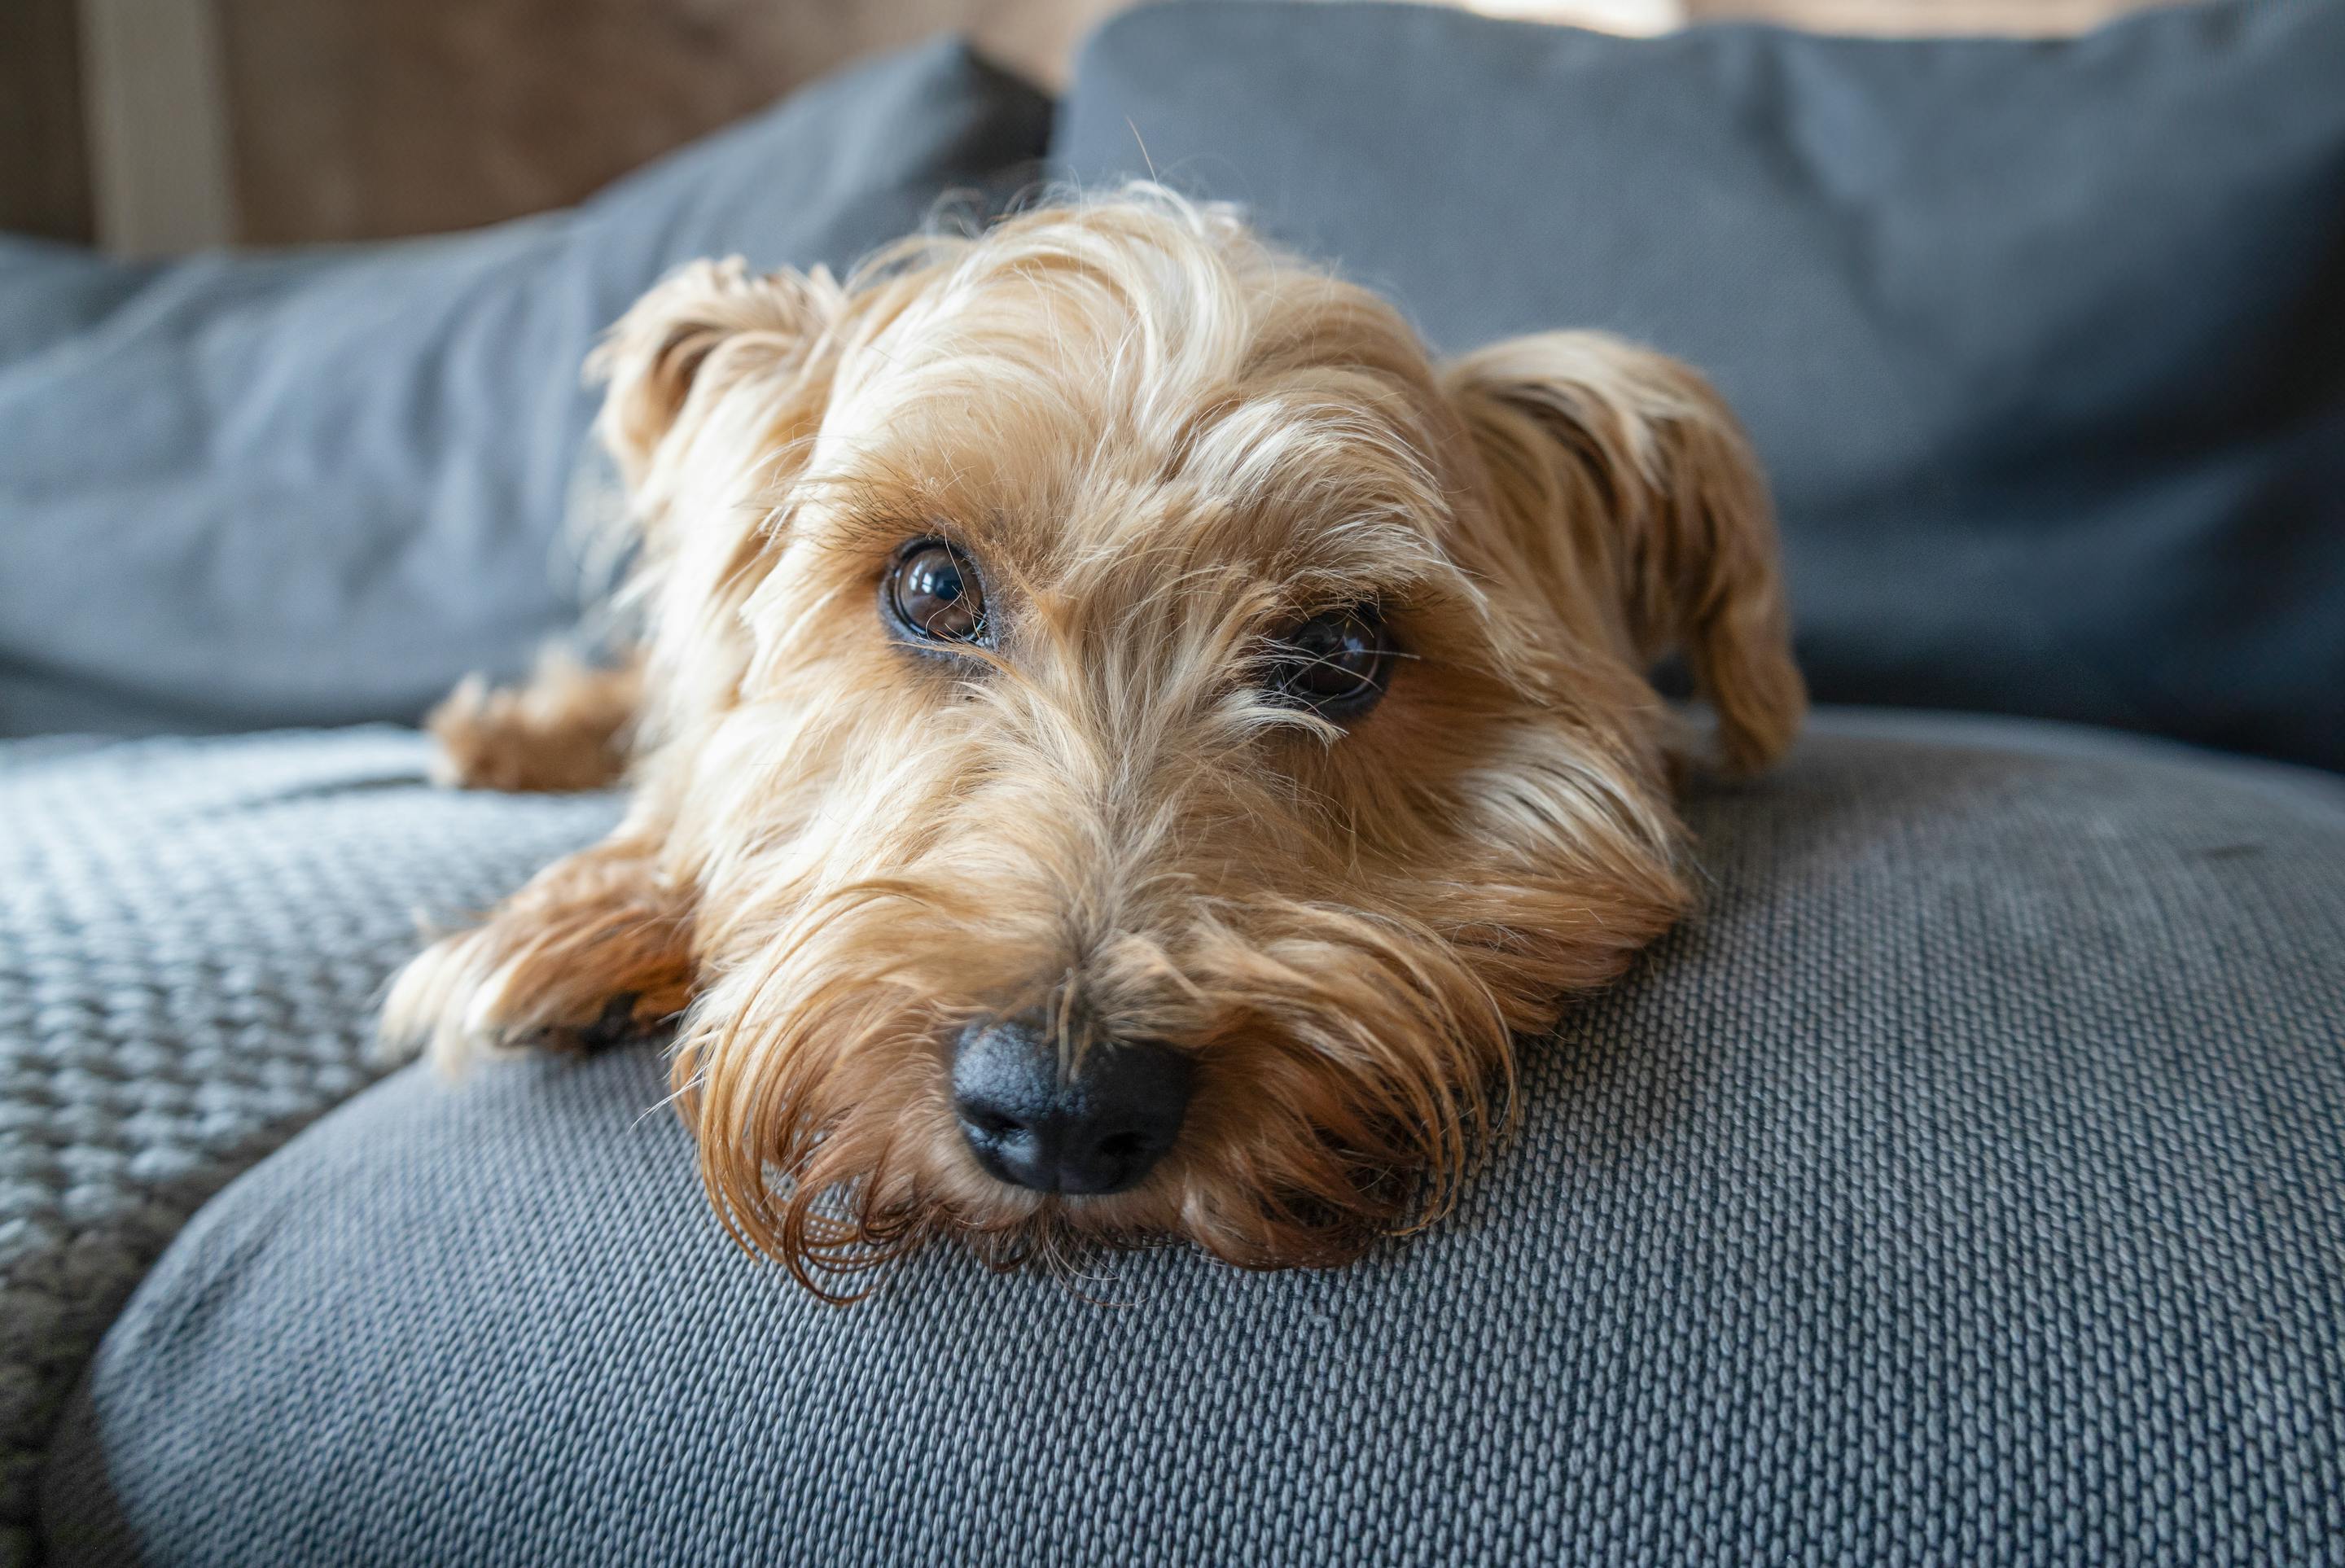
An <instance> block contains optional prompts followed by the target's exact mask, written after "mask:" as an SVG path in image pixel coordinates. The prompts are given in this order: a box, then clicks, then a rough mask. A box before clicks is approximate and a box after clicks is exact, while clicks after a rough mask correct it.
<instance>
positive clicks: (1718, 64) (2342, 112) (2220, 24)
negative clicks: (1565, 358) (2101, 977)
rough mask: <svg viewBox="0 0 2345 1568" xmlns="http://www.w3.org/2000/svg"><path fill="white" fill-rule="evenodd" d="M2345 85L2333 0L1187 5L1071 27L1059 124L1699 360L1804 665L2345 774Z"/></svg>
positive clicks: (1225, 190)
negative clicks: (1995, 27)
mask: <svg viewBox="0 0 2345 1568" xmlns="http://www.w3.org/2000/svg"><path fill="white" fill-rule="evenodd" d="M2340 83H2345V4H2340V0H2237V3H2228V4H2218V5H2208V6H2185V7H2182V8H2179V9H2177V10H2173V11H2170V12H2159V13H2155V14H2151V15H2143V16H2140V17H2137V18H2135V19H2132V20H2129V21H2127V22H2124V23H2122V24H2119V25H2115V26H2112V27H2109V28H2108V29H2106V30H2105V31H2103V32H2100V33H2096V34H2095V35H2091V36H2089V37H2086V38H2083V39H2079V40H2076V41H2073V42H2060V43H2022V42H2014V41H2005V40H1995V39H1983V40H1967V41H1945V40H1932V41H1883V40H1877V39H1838V38H1824V37H1814V36H1808V35H1801V34H1796V33H1789V32H1783V31H1778V30H1774V29H1769V28H1760V27H1741V26H1736V27H1723V26H1721V27H1698V28H1694V29H1692V30H1690V31H1687V32H1683V33H1680V34H1675V35H1669V36H1665V37H1660V38H1656V39H1624V38H1610V37H1604V36H1600V35H1594V34H1589V33H1581V32H1576V31H1572V30H1569V29H1565V28H1555V27H1538V26H1532V25H1519V24H1513V23H1504V22H1496V21H1491V20H1487V19H1485V18H1479V17H1475V16H1470V15H1460V14H1458V13H1457V12H1455V11H1434V10H1425V9H1419V8H1415V7H1409V6H1399V5H1295V6H1282V5H1243V4H1241V5H1212V4H1192V5H1168V6H1160V7H1155V8H1152V9H1148V10H1143V11H1141V12H1138V13H1135V14H1133V15H1128V16H1125V17H1123V18H1122V19H1120V20H1118V21H1116V22H1113V23H1112V24H1111V25H1109V26H1108V27H1107V28H1106V29H1105V30H1104V31H1103V32H1102V33H1101V34H1100V35H1099V36H1098V37H1097V39H1096V40H1095V41H1094V42H1093V43H1092V45H1091V47H1090V48H1089V50H1088V52H1087V53H1086V54H1085V55H1084V56H1083V57H1082V60H1081V64H1080V66H1079V68H1078V71H1077V75H1076V79H1075V85H1074V86H1073V88H1072V90H1071V93H1070V94H1069V96H1068V98H1067V100H1066V103H1065V106H1064V109H1063V114H1062V119H1061V130H1060V136H1059V138H1058V140H1057V142H1056V144H1055V145H1054V147H1053V156H1054V157H1055V158H1057V159H1060V160H1061V161H1063V162H1064V163H1065V164H1066V165H1067V166H1068V167H1069V168H1070V169H1071V171H1073V172H1074V173H1075V174H1077V175H1079V176H1081V177H1083V178H1084V179H1085V181H1086V182H1087V183H1096V182H1098V181H1101V180H1102V179H1106V178H1110V177H1114V176H1117V175H1121V174H1125V173H1132V172H1138V171H1140V170H1142V168H1143V167H1153V168H1155V169H1156V170H1158V171H1161V172H1162V174H1163V175H1164V176H1165V177H1167V178H1168V179H1169V180H1171V181H1172V182H1173V183H1174V184H1176V185H1180V186H1183V187H1188V188H1190V189H1193V190H1198V191H1203V192H1206V193H1210V194H1214V195H1219V196H1224V197H1233V198H1235V199H1237V200H1240V201H1243V202H1245V203H1248V204H1250V205H1251V206H1252V207H1254V209H1255V210H1256V212H1257V214H1258V215H1259V216H1260V217H1261V218H1262V220H1263V221H1264V223H1265V224H1266V225H1267V226H1268V227H1269V228H1272V229H1274V231H1277V232H1279V233H1281V234H1283V235H1284V237H1286V238H1288V239H1290V240H1291V241H1293V242H1294V243H1296V244H1299V245H1301V246H1302V247H1304V248H1306V249H1308V250H1311V251H1314V252H1315V253H1317V254H1320V255H1323V256H1326V257H1329V258H1334V259H1335V260H1336V261H1338V262H1340V263H1341V265H1342V266H1343V268H1345V270H1346V271H1347V272H1350V273H1351V274H1353V275H1355V276H1356V277H1357V278H1359V279H1360V280H1362V281H1364V282H1367V283H1370V284H1375V285H1379V286H1382V287H1384V288H1387V289H1389V290H1390V291H1392V292H1393V293H1394V294H1396V296H1397V297H1398V298H1400V299H1401V300H1402V301H1404V302H1405V303H1406V306H1407V307H1408V309H1410V310H1411V311H1412V312H1413V313H1414V315H1415V317H1416V319H1417V320H1418V322H1419V323H1420V324H1421V325H1422V326H1423V328H1424V329H1426V332H1427V333H1428V334H1429V335H1430V337H1431V338H1432V339H1433V340H1434V341H1435V342H1436V343H1438V344H1440V345H1442V346H1443V347H1445V348H1447V349H1466V348H1469V347H1472V346H1474V345H1476V344H1478V343H1480V342H1483V341H1485V340H1486V339H1493V338H1497V337H1502V336H1505V335H1507V334H1509V333H1516V332H1526V331H1535V330H1540V329H1548V328H1558V327H1602V328H1609V329H1615V330H1618V331H1621V332H1625V333H1628V334H1629V335H1630V336H1633V337H1636V338H1639V339H1647V340H1649V341H1650V342H1653V343H1655V344H1658V345H1659V346H1660V347H1662V348H1664V349H1670V350H1671V351H1673V352H1675V353H1678V354H1680V355H1682V356H1684V357H1685V358H1687V359H1690V360H1692V361H1693V362H1694V363H1695V364H1697V365H1699V366H1700V367H1702V368H1703V369H1706V370H1708V371H1709V372H1710V373H1711V375H1712V376H1713V377H1714V378H1715V379H1717V380H1718V382H1719V383H1720V385H1721V387H1722V388H1723V389H1725V391H1726V393H1727V394H1728V396H1729V397H1730V398H1731V400H1733V402H1734V403H1735V405H1736V407H1737V408H1739V409H1740V410H1741V411H1742V413H1743V415H1744V417H1745V418H1746V419H1747V420H1749V422H1750V424H1751V430H1752V431H1753V433H1754V435H1755V436H1756V438H1757V440H1758V444H1759V446H1760V448H1761V451H1762V453H1763V454H1764V456H1765V457H1766V459H1767V461H1768V464H1769V467H1770V469H1771V471H1772V474H1773V477H1774V481H1775V485H1776V490H1777V492H1778V495H1779V497H1780V499H1781V501H1782V510H1783V513H1784V518H1785V523H1786V528H1785V533H1786V541H1787V545H1788V550H1789V555H1790V567H1791V580H1792V596H1793V599H1794V601H1795V605H1796V609H1797V612H1798V621H1799V626H1800V634H1801V636H1800V641H1801V653H1802V664H1803V665H1804V666H1805V668H1806V670H1807V673H1808V676H1809V678H1810V680H1811V681H1812V683H1814V686H1815V688H1816V690H1817V691H1818V693H1821V694H1822V696H1823V697H1825V698H1826V699H1828V700H1832V701H1837V702H1863V703H1898V704H1909V705H1924V706H1946V707H1957V708H1967V709H1981V710H1989V711H2000V712H2007V713H2034V714H2042V715H2047V716H2053V717H2062V718H2071V719H2081V720H2087V721H2091V722H2093V723H2104V724H2113V725H2118V726H2122V727H2126V728H2130V729H2139V730H2148V731H2155V732H2159V733H2167V734H2172V735H2178V736H2183V737H2186V738H2188V739H2193V740H2198V741H2202V742H2207V743H2210V744H2218V745H2223V746H2227V747H2231V748H2234V749H2240V750H2252V751H2262V752H2268V753H2270V754H2277V755H2283V756H2289V757H2294V758H2297V759H2299V760H2304V761H2310V762H2316V763H2320V764H2324V765H2326V766H2329V767H2332V768H2335V767H2345V679H2340V673H2341V672H2345V90H2340Z"/></svg>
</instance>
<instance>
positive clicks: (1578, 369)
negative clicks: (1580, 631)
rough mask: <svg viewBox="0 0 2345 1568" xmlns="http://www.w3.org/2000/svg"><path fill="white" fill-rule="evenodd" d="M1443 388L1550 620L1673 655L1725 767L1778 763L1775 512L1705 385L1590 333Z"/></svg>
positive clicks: (1451, 373) (1456, 375) (1787, 673)
mask: <svg viewBox="0 0 2345 1568" xmlns="http://www.w3.org/2000/svg"><path fill="white" fill-rule="evenodd" d="M1443 383H1444V387H1445V389H1446V390H1447V393H1448V395H1449V397H1450V400H1451V401H1452V403H1453V404H1454V406H1455V407H1456V408H1457V411H1458V413H1459V414H1460V415H1461V416H1462V417H1463V418H1464V420H1465V421H1466V424H1467V429H1468V430H1470V431H1471V432H1472V434H1473V438H1474V443H1475V446H1476V448H1477V450H1478V451H1479V453H1480V455H1481V458H1482V460H1483V463H1484V464H1485V466H1486V467H1487V469H1488V470H1489V473H1490V477H1491V481H1492V482H1493V484H1494V485H1495V486H1496V489H1497V503H1498V506H1499V508H1500V510H1501V511H1502V512H1503V513H1504V514H1505V517H1504V520H1503V521H1504V522H1505V525H1506V526H1507V528H1508V531H1509V532H1510V533H1511V534H1512V536H1513V538H1514V541H1515V543H1516V545H1517V548H1518V550H1519V551H1520V552H1521V554H1522V557H1523V559H1524V560H1525V561H1527V562H1528V566H1529V568H1530V570H1531V571H1532V572H1533V573H1534V574H1536V575H1537V576H1538V578H1539V579H1540V581H1541V585H1542V587H1544V588H1545V589H1547V590H1548V592H1549V594H1550V596H1551V597H1552V598H1553V599H1554V601H1555V602H1556V607H1557V609H1558V612H1561V613H1563V614H1565V615H1566V616H1567V617H1573V616H1578V615H1585V614H1595V615H1598V616H1601V617H1604V618H1605V623H1606V624H1607V625H1608V626H1609V628H1610V629H1611V631H1612V632H1614V633H1615V635H1616V636H1617V637H1618V638H1619V641H1620V642H1621V643H1622V644H1623V645H1625V646H1626V647H1628V648H1629V649H1630V650H1632V651H1633V652H1634V653H1635V655H1636V657H1637V658H1638V659H1639V661H1640V662H1641V663H1643V664H1644V666H1645V667H1646V668H1647V669H1650V667H1651V665H1652V664H1653V663H1655V662H1656V661H1658V660H1660V659H1661V658H1662V657H1664V656H1665V655H1667V654H1669V653H1670V652H1682V653H1683V654H1684V656H1685V659H1686V663H1688V665H1689V666H1690V670H1691V673H1692V675H1693V679H1694V683H1695V686H1696V689H1697V690H1698V691H1699V692H1700V694H1701V695H1702V697H1703V698H1704V699H1705V700H1706V701H1708V702H1709V703H1710V704H1711V707H1712V708H1713V709H1714V710H1715V711H1716V713H1717V715H1718V748H1719V752H1720V754H1721V760H1722V761H1723V762H1724V763H1725V764H1726V765H1727V766H1729V767H1730V768H1732V769H1734V770H1736V771H1749V770H1751V769H1755V768H1758V767H1761V766H1763V765H1765V764H1767V763H1769V762H1771V761H1772V760H1774V758H1775V757H1776V756H1778V755H1779V754H1782V751H1783V749H1784V748H1785V747H1786V746H1788V745H1789V744H1791V742H1792V736H1793V735H1794V734H1795V733H1797V731H1798V729H1799V725H1800V720H1801V717H1802V714H1803V713H1805V712H1806V708H1807V694H1806V691H1805V688H1804V686H1803V685H1802V682H1801V679H1800V673H1799V669H1798V666H1797V665H1795V664H1794V663H1792V654H1791V643H1790V631H1789V626H1788V622H1787V617H1786V612H1785V607H1784V600H1783V588H1782V578H1781V575H1780V573H1779V571H1778V568H1777V563H1776V548H1775V525H1774V514H1773V510H1772V508H1771V506H1770V504H1769V501H1768V498H1767V487H1766V482H1765V481H1764V479H1763V478H1762V477H1761V473H1760V470H1759V465H1758V460H1757V459H1756V457H1755V456H1754V455H1753V454H1752V452H1751V445H1750V442H1749V440H1748V439H1747V438H1746V437H1745V436H1744V435H1743V433H1742V429H1741V425H1740V423H1738V422H1737V420H1735V418H1734V415H1733V414H1732V412H1731V410H1729V409H1728V408H1727V406H1726V404H1725V402H1724V401H1723V400H1721V398H1720V397H1719V395H1718V393H1717V392H1716V391H1715V390H1714V389H1712V388H1711V386H1710V384H1709V383H1708V382H1707V381H1705V380H1704V379H1702V378H1701V377H1700V375H1698V374H1696V373H1695V372H1694V371H1693V370H1692V369H1690V368H1689V367H1687V366H1685V365H1683V364H1680V363H1679V362H1678V361H1677V360H1675V359H1670V358H1668V357H1667V356H1665V355H1661V354H1657V353H1654V352H1651V351H1650V350H1649V349H1639V348H1638V347H1636V346H1634V345H1633V344H1629V343H1626V342H1623V341H1621V340H1619V339H1615V338H1610V337H1608V336H1605V335H1603V334H1601V333H1594V332H1549V333H1542V334H1538V335H1537V336H1534V337H1528V338H1517V339H1510V340H1508V341H1507V342H1502V343H1497V344H1493V345H1491V346H1490V347H1488V348H1487V349H1480V350H1478V351H1477V352H1475V353H1472V354H1469V355H1467V356H1466V357H1465V358H1463V359H1459V360H1457V362H1456V363H1454V364H1452V365H1451V366H1450V367H1448V369H1447V371H1446V372H1445V374H1444V377H1443Z"/></svg>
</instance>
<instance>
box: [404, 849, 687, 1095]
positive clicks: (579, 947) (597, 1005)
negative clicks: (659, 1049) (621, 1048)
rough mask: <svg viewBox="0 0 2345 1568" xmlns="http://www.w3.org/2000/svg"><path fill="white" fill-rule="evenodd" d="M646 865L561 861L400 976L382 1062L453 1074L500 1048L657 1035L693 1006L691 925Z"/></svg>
mask: <svg viewBox="0 0 2345 1568" xmlns="http://www.w3.org/2000/svg"><path fill="white" fill-rule="evenodd" d="M679 907H680V906H679V905H678V904H677V902H676V901H675V900H674V899H672V898H669V897H667V896H665V895H664V892H663V889H662V887H661V885H660V884H659V882H658V881H657V879H656V876H655V873H654V871H653V869H652V868H651V866H650V865H649V864H648V863H647V862H645V861H644V860H643V859H641V858H638V857H636V856H634V855H629V854H626V853H624V852H619V851H614V849H613V848H612V847H611V846H609V845H598V846H596V847H595V848H594V849H589V850H586V851H584V852H583V853H581V854H578V855H572V856H570V857H569V858H567V859H565V860H562V861H557V862H556V863H555V864H554V865H551V866H549V867H547V868H546V869H545V870H544V871H543V872H541V873H539V875H538V876H537V877H536V878H535V880H533V881H532V882H531V883H530V884H529V885H527V886H525V887H523V889H522V890H521V891H520V892H519V893H517V894H515V895H513V897H512V898H510V899H508V900H506V902H505V903H504V904H503V905H500V906H499V907H498V908H497V910H496V911H495V912H494V913H493V914H492V915H491V916H490V917H489V918H488V920H487V921H486V922H484V923H483V924H482V925H480V926H475V927H473V928H472V930H469V931H460V932H456V933H454V934H452V935H450V936H443V937H442V938H440V940H438V941H436V942H434V943H433V944H432V945H431V946H429V947H427V948H425V949H424V950H423V952H422V953H421V954H419V955H418V956H416V957H415V958H414V959H412V960H411V961H410V962H409V964H408V965H407V966H406V967H405V968H403V969H401V971H400V972H399V975H398V976H397V977H396V978H394V979H393V980H392V982H391V990H390V994H389V996H387V997H386V998H385V1000H384V1003H383V1009H382V1021H381V1028H380V1030H379V1032H378V1039H379V1041H380V1042H381V1052H382V1054H383V1055H384V1056H385V1057H391V1058H394V1059H395V1058H400V1057H407V1056H411V1055H414V1054H417V1053H419V1052H421V1053H422V1054H425V1055H428V1056H429V1057H431V1059H432V1060H433V1061H434V1062H436V1063H438V1064H439V1065H441V1066H442V1067H460V1066H462V1064H463V1063H465V1062H467V1061H469V1060H471V1059H472V1058H473V1057H478V1056H482V1055H488V1054H492V1053H496V1052H501V1051H503V1052H509V1051H524V1050H555V1051H594V1050H600V1049H603V1048H605V1047H611V1046H614V1045H619V1044H623V1043H624V1042H626V1041H628V1040H630V1039H634V1038H637V1037H643V1036H645V1035H649V1034H652V1033H654V1032H655V1031H656V1030H658V1029H659V1028H660V1027H662V1026H663V1025H664V1024H665V1023H666V1022H667V1021H668V1020H670V1019H672V1018H674V1017H675V1016H676V1015H677V1014H679V1013H681V1012H682V1011H683V1010H684V1008H685V1005H686V1004H687V1003H689V1002H690V1001H691V999H692V979H693V966H692V956H691V933H690V929H689V922H688V921H687V920H686V919H685V918H684V917H683V916H680V915H679V914H678V909H679Z"/></svg>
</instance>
